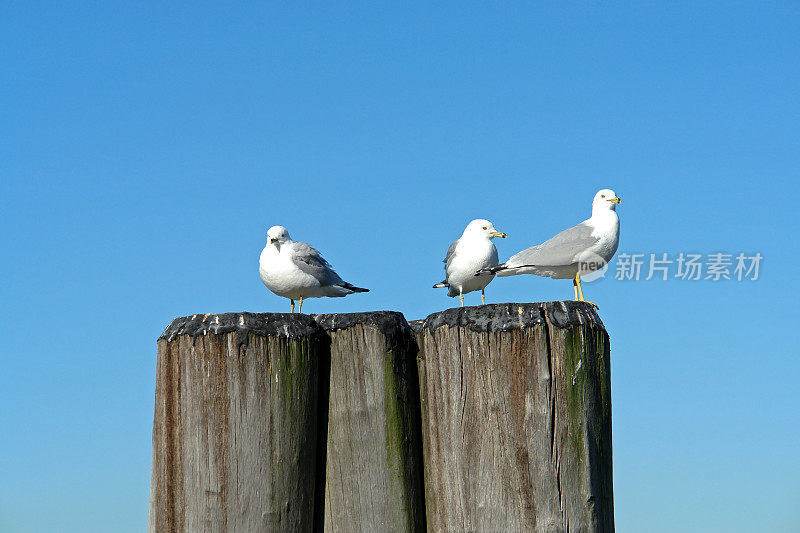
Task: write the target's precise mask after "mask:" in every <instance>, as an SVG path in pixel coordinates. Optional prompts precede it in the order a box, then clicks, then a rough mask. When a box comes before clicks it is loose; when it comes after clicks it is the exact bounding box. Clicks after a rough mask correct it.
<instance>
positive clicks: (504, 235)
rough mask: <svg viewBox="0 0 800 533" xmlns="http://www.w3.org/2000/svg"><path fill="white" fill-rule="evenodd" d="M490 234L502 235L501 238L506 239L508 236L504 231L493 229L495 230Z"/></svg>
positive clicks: (494, 235)
mask: <svg viewBox="0 0 800 533" xmlns="http://www.w3.org/2000/svg"><path fill="white" fill-rule="evenodd" d="M489 235H491V236H492V237H501V238H503V239H505V238H506V237H508V235H506V234H505V233H503V232H502V231H493V232H491V233H490V234H489Z"/></svg>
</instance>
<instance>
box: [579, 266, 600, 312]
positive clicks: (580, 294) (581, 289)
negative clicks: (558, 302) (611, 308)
mask: <svg viewBox="0 0 800 533" xmlns="http://www.w3.org/2000/svg"><path fill="white" fill-rule="evenodd" d="M574 283H575V290H576V291H577V292H578V297H577V298H575V299H576V300H578V301H579V302H586V303H587V304H590V305H593V306H595V307H596V308H597V309H600V306H598V305H597V304H596V303H594V302H590V301H588V300H586V299H585V298H584V297H583V287H581V274H580V272H578V273H576V274H575V280H574Z"/></svg>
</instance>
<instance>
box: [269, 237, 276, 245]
mask: <svg viewBox="0 0 800 533" xmlns="http://www.w3.org/2000/svg"><path fill="white" fill-rule="evenodd" d="M273 242H278V239H276V238H275V237H273V238H271V239H270V240H269V243H270V244H272V243H273Z"/></svg>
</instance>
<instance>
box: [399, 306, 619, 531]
mask: <svg viewBox="0 0 800 533" xmlns="http://www.w3.org/2000/svg"><path fill="white" fill-rule="evenodd" d="M412 325H413V327H414V328H415V330H416V332H417V340H418V343H419V347H420V357H419V362H418V364H419V374H420V388H421V404H422V433H423V446H424V456H425V500H426V510H427V513H426V516H427V523H428V527H429V529H430V530H432V531H543V532H544V531H546V532H550V531H601V532H606V531H613V530H614V510H613V488H612V471H611V386H610V374H609V372H610V361H609V340H608V335H607V334H606V331H605V329H604V327H603V324H602V322H601V321H600V318H599V317H598V315H597V313H596V311H595V310H594V308H593V307H592V306H590V305H589V304H588V303H584V302H550V303H542V304H498V305H486V306H481V307H466V308H460V309H449V310H447V311H443V312H440V313H435V314H432V315H430V316H429V317H428V318H427V319H425V321H424V322H416V323H412Z"/></svg>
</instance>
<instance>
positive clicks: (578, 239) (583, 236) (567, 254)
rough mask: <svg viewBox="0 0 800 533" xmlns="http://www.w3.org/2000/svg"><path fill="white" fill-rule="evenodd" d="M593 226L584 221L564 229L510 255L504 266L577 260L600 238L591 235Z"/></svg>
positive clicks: (551, 263) (559, 264)
mask: <svg viewBox="0 0 800 533" xmlns="http://www.w3.org/2000/svg"><path fill="white" fill-rule="evenodd" d="M593 229H594V228H592V226H590V225H589V224H587V223H586V222H581V223H580V224H578V225H577V226H572V227H571V228H569V229H565V230H564V231H562V232H561V233H559V234H558V235H556V236H555V237H553V238H551V239H549V240H547V241H545V242H543V243H542V244H539V245H537V246H531V247H530V248H527V249H525V250H522V251H521V252H519V253H517V254H516V255H514V256H513V257H511V258H510V259H509V260H508V261H506V263H505V265H504V266H505V267H506V268H519V267H523V266H567V265H571V264H573V263H576V262H577V261H578V256H579V255H580V254H581V253H582V252H585V251H586V250H588V249H589V248H591V247H592V246H594V245H595V244H597V242H598V241H599V240H600V239H599V238H598V237H593V236H592V231H593Z"/></svg>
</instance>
